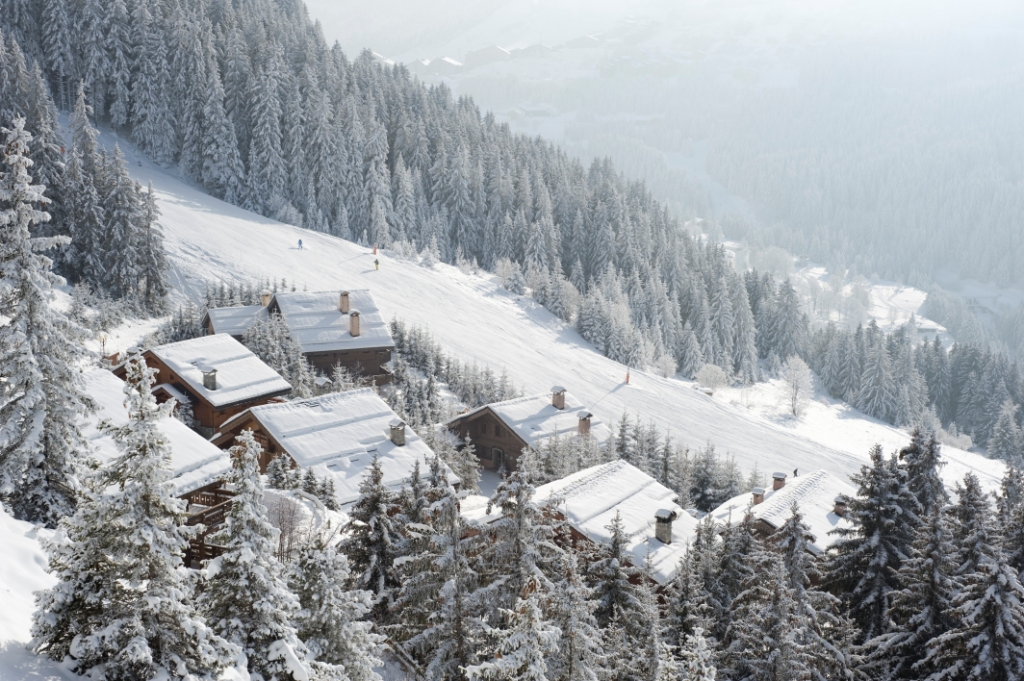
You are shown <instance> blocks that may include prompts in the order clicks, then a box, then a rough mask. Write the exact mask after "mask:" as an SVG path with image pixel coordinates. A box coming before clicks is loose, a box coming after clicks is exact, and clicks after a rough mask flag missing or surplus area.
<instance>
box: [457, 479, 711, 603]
mask: <svg viewBox="0 0 1024 681" xmlns="http://www.w3.org/2000/svg"><path fill="white" fill-rule="evenodd" d="M474 499H481V498H480V497H474V498H471V499H470V500H468V502H466V503H464V504H463V508H464V509H465V510H464V512H463V515H464V516H465V517H466V520H467V521H468V522H469V523H471V524H479V523H487V522H491V521H492V519H494V518H497V515H496V514H495V512H494V510H493V509H492V512H491V514H487V512H486V505H485V504H475V505H474V504H473V503H472V501H473V500H474ZM534 501H536V502H537V503H538V504H541V505H543V504H547V503H549V502H553V503H554V506H553V507H554V509H555V511H556V512H557V514H558V515H559V517H560V518H562V519H564V520H565V521H566V522H567V523H568V524H569V526H570V527H571V528H572V541H573V543H574V544H577V545H578V543H579V542H588V543H591V544H595V545H604V546H607V545H609V544H610V543H611V532H609V530H608V526H609V525H611V523H612V520H613V519H614V518H615V515H616V514H618V515H619V517H620V518H621V519H622V527H623V531H624V534H625V537H626V546H625V552H626V554H627V555H628V556H629V558H630V561H631V562H632V564H633V565H634V566H635V567H640V566H642V565H644V563H645V561H648V560H649V563H648V564H649V566H650V568H651V576H652V578H653V579H654V581H655V582H657V584H658V585H660V586H664V585H665V584H667V583H668V582H670V581H671V580H672V578H673V577H674V576H675V574H676V571H677V570H678V568H679V563H680V560H681V559H682V558H683V556H684V555H685V554H686V551H687V548H688V545H689V543H690V542H692V541H693V539H694V537H696V534H697V520H695V519H694V518H693V516H691V515H690V514H689V513H687V512H686V511H685V510H683V508H682V507H681V506H680V505H679V504H677V503H676V493H675V492H673V491H672V490H670V489H669V488H668V487H665V486H664V485H662V484H661V483H660V482H658V481H657V480H655V479H654V478H652V477H651V476H650V475H648V474H647V473H644V472H643V471H641V470H640V469H639V468H637V467H636V466H633V465H632V464H630V463H627V462H625V461H622V460H618V461H611V462H609V463H604V464H600V465H598V466H592V467H590V468H585V469H583V470H581V471H577V472H576V473H573V474H572V475H569V476H567V477H565V478H563V479H561V480H556V481H554V482H549V483H547V484H546V485H541V486H540V487H538V488H537V491H536V494H535V495H534Z"/></svg>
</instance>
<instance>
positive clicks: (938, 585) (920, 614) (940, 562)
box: [866, 507, 956, 681]
mask: <svg viewBox="0 0 1024 681" xmlns="http://www.w3.org/2000/svg"><path fill="white" fill-rule="evenodd" d="M953 553H954V551H953V543H952V536H951V533H950V529H949V526H948V519H947V517H946V513H945V511H944V510H943V509H942V508H941V507H933V508H932V510H931V511H930V513H929V515H928V517H927V518H926V519H925V523H924V524H923V525H921V527H920V528H919V529H918V531H917V536H916V537H915V539H914V555H913V557H912V558H909V559H908V560H906V561H905V562H904V563H903V565H902V566H900V571H899V575H898V578H899V582H900V584H902V588H901V589H900V590H899V591H896V592H894V593H893V594H892V597H891V600H890V607H889V619H890V621H891V622H892V623H893V626H892V627H891V628H890V629H889V630H888V631H885V632H883V633H881V634H879V635H878V636H876V637H875V638H873V639H871V640H870V641H868V642H867V645H866V648H867V649H868V651H869V664H871V666H872V667H874V668H877V669H878V670H880V672H881V673H883V674H884V676H885V678H887V679H893V681H896V680H903V679H906V680H907V681H911V680H912V679H920V678H923V677H924V675H925V674H927V673H929V672H931V671H936V670H934V669H928V668H927V666H926V664H925V662H924V660H925V653H926V646H927V644H928V642H929V641H931V640H933V639H935V638H937V637H939V636H941V635H943V634H944V633H946V632H947V631H948V630H949V628H950V625H951V623H952V617H951V610H952V600H953V597H954V595H955V593H956V591H955V585H954V583H953V581H952V579H951V574H952V569H953V565H952V564H951V560H950V558H951V556H952V555H953Z"/></svg>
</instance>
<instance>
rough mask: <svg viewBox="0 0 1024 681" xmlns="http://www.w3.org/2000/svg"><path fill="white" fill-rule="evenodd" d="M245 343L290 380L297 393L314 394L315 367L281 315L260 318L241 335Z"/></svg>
mask: <svg viewBox="0 0 1024 681" xmlns="http://www.w3.org/2000/svg"><path fill="white" fill-rule="evenodd" d="M242 343H243V344H244V345H245V346H246V347H247V348H249V349H250V350H252V351H253V353H254V354H255V355H256V356H257V357H259V358H260V359H261V360H263V361H264V362H266V363H267V364H268V365H269V366H270V367H271V368H272V369H274V371H276V372H277V373H279V374H281V376H282V377H283V378H284V379H285V380H286V381H288V382H289V383H291V385H292V394H293V395H294V396H296V397H311V396H312V395H313V381H314V375H313V370H312V369H311V368H310V366H309V362H307V361H306V357H305V355H303V354H302V346H301V345H299V343H298V341H296V340H295V338H294V337H293V336H292V335H291V331H289V329H288V325H287V324H286V323H285V321H284V318H283V317H281V315H279V314H272V315H267V316H266V317H265V318H261V319H258V320H257V321H256V323H254V324H253V325H252V326H250V327H249V329H248V330H247V331H246V332H245V335H243V336H242Z"/></svg>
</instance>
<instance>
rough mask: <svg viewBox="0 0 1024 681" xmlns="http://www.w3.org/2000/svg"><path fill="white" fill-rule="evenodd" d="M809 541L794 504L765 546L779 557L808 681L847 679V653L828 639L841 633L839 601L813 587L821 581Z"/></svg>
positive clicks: (811, 538) (849, 668) (849, 669)
mask: <svg viewBox="0 0 1024 681" xmlns="http://www.w3.org/2000/svg"><path fill="white" fill-rule="evenodd" d="M813 541H814V535H812V534H811V531H810V528H809V527H808V526H807V525H806V524H805V523H804V521H803V515H802V514H801V513H800V507H799V505H798V504H797V503H796V502H795V501H794V502H793V505H792V507H791V508H790V516H789V518H788V519H787V520H786V522H785V523H784V524H783V525H782V527H780V528H779V529H778V530H777V531H776V532H775V533H773V534H772V535H771V536H770V537H769V538H768V540H767V544H768V547H769V548H770V549H771V550H773V551H775V552H776V553H778V554H779V555H780V556H781V557H782V564H783V567H784V568H785V570H786V583H787V586H788V588H789V590H790V593H791V594H792V599H793V617H794V620H795V621H794V628H795V632H794V633H795V634H796V639H797V641H798V642H799V643H800V646H801V647H802V649H803V651H804V655H805V663H806V665H807V667H808V670H809V671H810V672H811V675H812V678H814V679H819V680H821V681H824V680H825V679H849V678H852V676H853V669H852V668H853V663H852V661H851V659H850V657H849V652H848V651H846V650H843V649H842V646H841V642H840V641H835V640H833V639H832V636H833V635H834V634H836V633H841V632H842V631H843V628H842V627H841V626H840V621H839V599H838V598H837V597H836V596H834V595H832V594H830V593H828V592H826V591H822V590H820V589H817V588H816V587H815V586H814V585H816V584H818V583H820V582H821V575H820V573H819V572H818V568H817V563H816V560H815V559H814V558H813V557H812V555H811V552H810V545H811V542H813ZM837 644H839V645H837Z"/></svg>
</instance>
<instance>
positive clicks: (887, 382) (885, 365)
mask: <svg viewBox="0 0 1024 681" xmlns="http://www.w3.org/2000/svg"><path fill="white" fill-rule="evenodd" d="M857 408H858V409H860V410H861V411H863V412H864V413H865V414H868V415H869V416H874V417H875V418H878V419H882V420H883V421H891V420H892V419H893V418H894V415H895V411H896V395H895V393H894V391H893V381H892V369H891V367H890V362H889V352H888V350H886V347H885V343H883V342H881V341H878V342H876V343H874V344H873V345H872V346H871V347H870V348H869V349H868V354H867V361H866V363H865V364H864V373H863V375H862V376H861V379H860V392H859V393H858V394H857Z"/></svg>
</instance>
